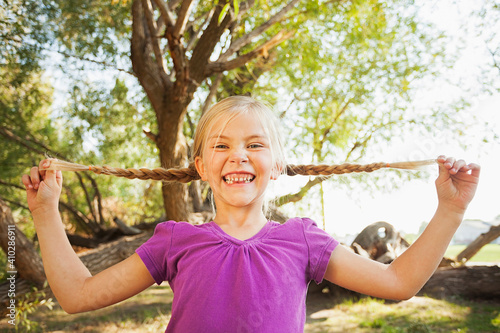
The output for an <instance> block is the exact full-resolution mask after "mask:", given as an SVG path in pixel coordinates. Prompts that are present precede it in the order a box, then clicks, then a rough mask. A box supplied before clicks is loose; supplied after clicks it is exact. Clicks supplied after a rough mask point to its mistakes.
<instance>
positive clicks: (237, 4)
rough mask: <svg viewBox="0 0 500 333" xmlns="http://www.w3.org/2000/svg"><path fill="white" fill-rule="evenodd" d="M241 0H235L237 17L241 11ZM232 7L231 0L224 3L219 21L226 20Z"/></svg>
mask: <svg viewBox="0 0 500 333" xmlns="http://www.w3.org/2000/svg"><path fill="white" fill-rule="evenodd" d="M239 3H240V1H239V0H233V8H234V17H237V16H238V13H239V11H240V4H239ZM230 8H231V2H228V3H226V4H225V5H224V7H222V10H221V12H220V14H219V18H218V21H217V22H218V23H219V24H221V23H222V21H223V20H224V18H225V17H226V15H227V13H228V11H229V9H230Z"/></svg>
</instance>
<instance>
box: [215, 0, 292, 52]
mask: <svg viewBox="0 0 500 333" xmlns="http://www.w3.org/2000/svg"><path fill="white" fill-rule="evenodd" d="M299 1H300V0H292V1H290V2H289V3H288V4H287V5H286V6H285V7H283V8H282V9H281V10H280V11H279V12H278V13H276V14H275V15H274V16H273V17H271V18H270V19H269V20H267V21H266V22H264V23H263V24H261V25H260V26H259V27H257V28H255V29H254V30H252V31H250V32H249V33H247V34H246V35H244V36H242V37H240V38H238V39H237V40H235V41H234V42H233V43H231V45H230V46H229V48H228V49H227V51H226V52H224V53H223V54H222V55H221V56H220V57H219V59H218V60H217V61H224V60H227V59H228V58H229V57H230V56H231V55H233V54H234V53H235V52H238V51H239V50H240V49H241V48H242V47H244V46H245V45H248V44H249V43H251V42H252V40H253V39H254V38H256V37H258V36H260V35H261V34H262V33H263V32H265V31H266V30H267V29H269V28H270V27H271V26H273V25H274V24H275V23H277V22H279V21H280V20H281V19H282V18H283V17H284V16H285V14H286V13H288V12H289V11H290V10H292V8H293V7H294V6H295V5H296V4H297V3H298V2H299Z"/></svg>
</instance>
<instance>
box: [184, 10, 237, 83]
mask: <svg viewBox="0 0 500 333" xmlns="http://www.w3.org/2000/svg"><path fill="white" fill-rule="evenodd" d="M225 3H226V1H219V4H218V5H217V6H216V7H215V10H214V14H213V15H212V17H211V18H210V22H209V23H208V26H207V27H206V29H204V31H203V34H202V35H201V37H200V39H199V40H198V43H196V46H195V47H194V49H193V55H192V56H191V59H190V60H189V69H190V73H189V75H190V78H191V79H192V80H194V81H195V82H198V83H201V82H202V81H203V80H204V79H205V78H206V77H207V76H206V75H205V73H206V70H205V69H206V64H207V63H208V62H209V59H210V56H211V55H212V53H213V52H214V49H215V46H216V45H217V43H218V42H219V40H220V37H221V36H222V34H223V33H224V31H225V30H226V28H227V26H228V25H229V24H230V23H231V21H232V20H233V15H232V11H229V12H228V13H227V15H226V16H225V17H224V20H222V22H221V23H220V24H219V14H220V12H221V10H222V7H223V6H224V4H225ZM191 90H193V92H194V88H193V87H192V88H191Z"/></svg>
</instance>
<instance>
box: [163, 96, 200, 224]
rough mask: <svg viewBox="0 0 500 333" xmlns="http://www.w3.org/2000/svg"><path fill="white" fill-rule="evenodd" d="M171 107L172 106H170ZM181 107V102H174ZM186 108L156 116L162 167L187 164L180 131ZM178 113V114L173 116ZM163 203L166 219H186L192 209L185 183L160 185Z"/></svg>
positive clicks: (184, 144) (183, 140)
mask: <svg viewBox="0 0 500 333" xmlns="http://www.w3.org/2000/svg"><path fill="white" fill-rule="evenodd" d="M171 107H172V106H171ZM175 107H177V108H182V107H183V106H182V104H180V103H175ZM185 112H186V110H175V111H174V110H168V111H167V110H166V111H165V112H164V114H161V115H157V117H158V129H159V131H158V137H157V141H156V145H157V146H158V149H159V151H160V162H161V166H162V167H164V168H167V169H168V168H175V167H183V166H186V165H187V145H186V140H185V138H184V134H183V133H182V125H183V123H184V116H185ZM174 114H180V116H174ZM162 195H163V203H164V206H165V212H166V216H167V219H169V220H174V221H186V220H187V218H188V215H189V213H190V212H191V211H192V209H191V208H190V207H189V200H188V197H189V195H188V186H187V184H182V183H177V182H172V183H165V184H163V186H162Z"/></svg>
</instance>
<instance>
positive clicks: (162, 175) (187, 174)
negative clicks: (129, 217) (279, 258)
mask: <svg viewBox="0 0 500 333" xmlns="http://www.w3.org/2000/svg"><path fill="white" fill-rule="evenodd" d="M435 163H437V162H436V160H424V161H412V162H397V163H383V162H380V163H371V164H364V165H362V164H350V163H344V164H339V165H325V164H320V165H293V164H289V165H287V166H286V168H285V174H286V175H288V176H295V175H304V176H329V175H333V174H336V175H339V174H344V173H351V172H373V171H376V170H379V169H383V168H391V169H407V170H412V169H418V168H420V167H422V166H425V165H430V164H435ZM45 170H62V171H92V172H94V173H96V174H104V175H112V176H116V177H125V178H128V179H136V178H137V179H142V180H146V179H153V180H162V181H166V182H180V183H189V182H190V181H192V180H197V179H200V175H199V174H198V172H197V171H196V168H195V166H194V163H190V164H189V166H188V167H187V168H180V169H164V168H155V169H147V168H140V169H122V168H113V167H109V166H94V165H91V166H85V165H81V164H75V163H69V162H65V161H60V160H51V163H50V166H49V167H48V168H46V169H45Z"/></svg>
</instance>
